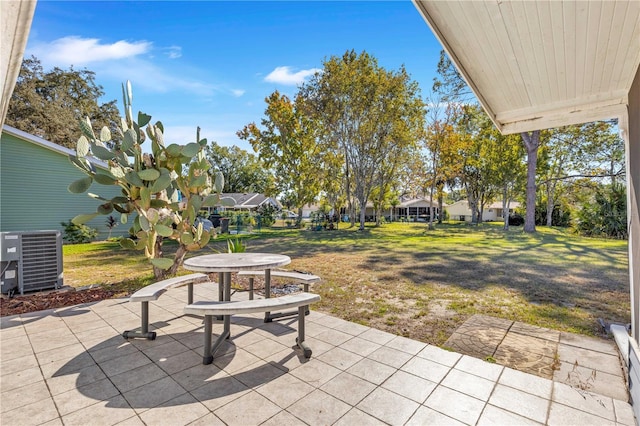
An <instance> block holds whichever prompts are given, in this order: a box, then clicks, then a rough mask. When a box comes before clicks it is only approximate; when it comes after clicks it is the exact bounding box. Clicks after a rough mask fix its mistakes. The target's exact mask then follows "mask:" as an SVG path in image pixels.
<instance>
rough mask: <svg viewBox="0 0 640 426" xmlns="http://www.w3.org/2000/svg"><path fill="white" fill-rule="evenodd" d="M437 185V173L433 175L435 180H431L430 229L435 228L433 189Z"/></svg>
mask: <svg viewBox="0 0 640 426" xmlns="http://www.w3.org/2000/svg"><path fill="white" fill-rule="evenodd" d="M435 186H436V177H435V174H434V176H433V181H432V182H431V188H429V229H430V230H432V229H434V227H433V191H434V189H435Z"/></svg>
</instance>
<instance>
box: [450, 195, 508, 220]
mask: <svg viewBox="0 0 640 426" xmlns="http://www.w3.org/2000/svg"><path fill="white" fill-rule="evenodd" d="M519 207H520V203H519V202H517V201H511V202H510V203H509V214H513V212H514V210H515V209H517V208H519ZM445 210H446V211H447V213H449V219H451V220H463V221H466V222H471V208H469V202H468V201H467V200H460V201H456V202H455V203H453V204H451V205H448V206H447V207H446V208H445ZM482 221H483V222H494V221H504V211H503V209H502V201H496V202H495V203H491V204H489V205H486V206H484V211H483V213H482Z"/></svg>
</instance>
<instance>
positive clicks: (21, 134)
mask: <svg viewBox="0 0 640 426" xmlns="http://www.w3.org/2000/svg"><path fill="white" fill-rule="evenodd" d="M2 133H7V134H9V135H12V136H15V137H17V138H20V139H22V140H25V141H27V142H31V143H32V144H34V145H38V146H41V147H43V148H46V149H48V150H51V151H54V152H56V153H58V154H62V155H66V156H69V155H73V156H75V155H76V152H75V151H74V150H73V149H69V148H67V147H64V146H62V145H58V144H56V143H53V142H50V141H48V140H46V139H43V138H41V137H38V136H35V135H32V134H31V133H27V132H25V131H23V130H20V129H16V128H15V127H11V126H9V125H7V124H5V125H3V126H2ZM87 160H88V161H89V162H90V163H92V164H93V165H95V166H97V167H100V168H102V169H108V168H109V166H108V164H107V163H105V162H104V161H101V160H97V159H95V158H94V157H87Z"/></svg>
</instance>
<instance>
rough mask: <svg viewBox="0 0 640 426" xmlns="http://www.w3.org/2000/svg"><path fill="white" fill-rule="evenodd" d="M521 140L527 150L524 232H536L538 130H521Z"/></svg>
mask: <svg viewBox="0 0 640 426" xmlns="http://www.w3.org/2000/svg"><path fill="white" fill-rule="evenodd" d="M521 135H522V142H524V146H525V148H526V150H527V203H526V209H527V211H526V215H525V218H524V232H529V233H533V232H536V166H537V163H538V148H539V147H540V130H534V131H533V132H531V133H529V132H522V133H521Z"/></svg>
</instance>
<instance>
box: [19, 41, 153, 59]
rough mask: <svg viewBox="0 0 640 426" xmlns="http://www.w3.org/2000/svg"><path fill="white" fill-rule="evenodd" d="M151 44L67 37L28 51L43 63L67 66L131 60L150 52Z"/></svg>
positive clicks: (39, 45) (36, 46)
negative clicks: (103, 41) (104, 41)
mask: <svg viewBox="0 0 640 426" xmlns="http://www.w3.org/2000/svg"><path fill="white" fill-rule="evenodd" d="M151 47H152V44H151V43H150V42H147V41H137V42H133V43H130V42H128V41H124V40H120V41H117V42H115V43H110V44H104V43H101V42H100V39H97V38H81V37H77V36H69V37H63V38H59V39H57V40H53V41H52V42H49V43H38V44H36V45H35V46H33V47H32V48H30V49H29V54H33V55H35V56H36V57H37V58H38V59H40V60H41V61H42V62H43V63H55V64H63V65H64V66H66V65H67V64H69V65H86V64H89V63H95V62H103V61H113V60H118V59H125V58H132V57H135V56H138V55H141V54H143V53H147V52H149V50H151Z"/></svg>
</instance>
